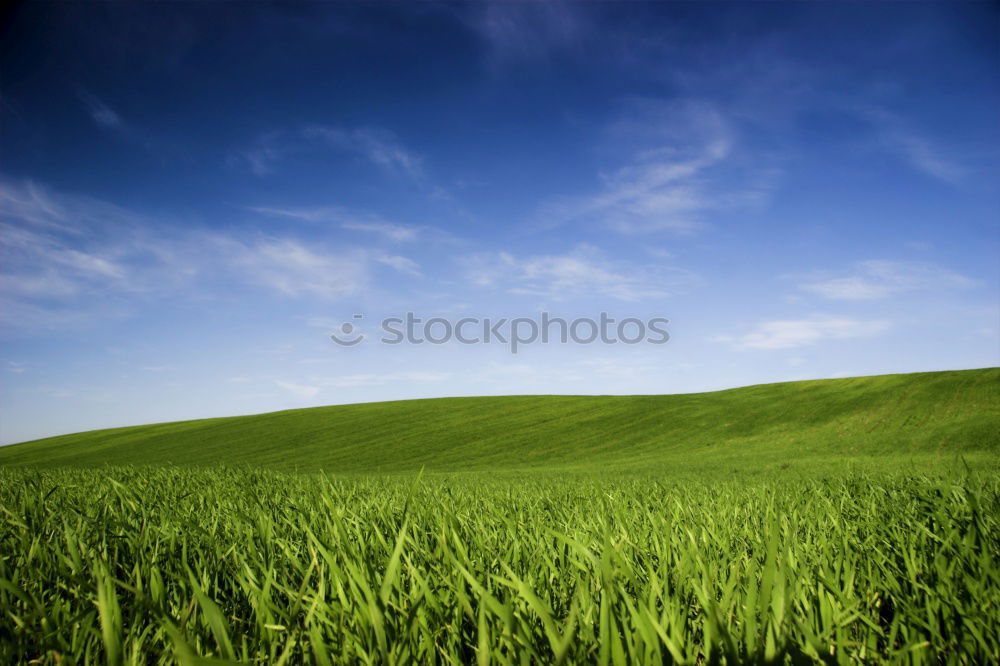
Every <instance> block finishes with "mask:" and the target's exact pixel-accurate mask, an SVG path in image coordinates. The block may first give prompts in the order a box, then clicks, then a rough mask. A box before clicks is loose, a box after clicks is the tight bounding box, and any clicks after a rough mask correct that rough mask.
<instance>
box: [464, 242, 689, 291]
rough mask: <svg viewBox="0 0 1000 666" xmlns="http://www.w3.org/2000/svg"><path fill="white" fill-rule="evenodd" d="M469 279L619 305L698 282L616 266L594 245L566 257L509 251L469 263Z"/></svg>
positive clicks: (656, 269)
mask: <svg viewBox="0 0 1000 666" xmlns="http://www.w3.org/2000/svg"><path fill="white" fill-rule="evenodd" d="M463 263H464V264H465V268H466V277H467V278H468V279H469V280H470V281H471V282H472V283H473V284H475V285H478V286H481V287H499V288H502V289H503V290H505V291H507V292H508V293H513V294H528V295H536V296H545V297H548V298H553V299H556V300H563V299H567V298H572V297H581V296H582V297H588V296H606V297H609V298H614V299H616V300H621V301H639V300H643V299H647V298H660V297H664V296H668V295H670V294H672V293H677V292H678V291H683V290H686V289H689V288H690V287H691V286H693V285H694V284H697V282H698V281H699V279H698V277H697V276H696V275H695V274H694V273H691V272H689V271H685V270H682V269H678V268H671V267H664V266H651V267H636V266H628V267H626V266H618V265H613V264H612V263H611V262H609V261H607V260H605V259H604V258H603V257H602V256H601V254H600V252H599V251H598V250H597V249H596V248H594V247H591V246H588V245H581V246H579V247H578V248H576V249H575V250H573V251H572V252H569V253H567V254H562V255H534V256H529V257H524V258H517V257H515V256H513V255H511V254H509V253H507V252H495V253H481V254H476V255H472V256H470V257H467V258H465V260H464V261H463Z"/></svg>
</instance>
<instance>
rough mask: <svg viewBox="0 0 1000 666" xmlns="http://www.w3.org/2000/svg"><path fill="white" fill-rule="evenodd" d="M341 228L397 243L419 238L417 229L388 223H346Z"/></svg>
mask: <svg viewBox="0 0 1000 666" xmlns="http://www.w3.org/2000/svg"><path fill="white" fill-rule="evenodd" d="M340 226H341V227H342V228H344V229H347V230H349V231H363V232H366V233H372V234H377V235H379V236H382V237H383V238H385V239H386V240H390V241H393V242H395V243H402V242H405V241H412V240H414V239H415V238H416V237H417V229H416V228H415V227H407V226H403V225H401V224H389V223H386V222H344V223H343V224H341V225H340Z"/></svg>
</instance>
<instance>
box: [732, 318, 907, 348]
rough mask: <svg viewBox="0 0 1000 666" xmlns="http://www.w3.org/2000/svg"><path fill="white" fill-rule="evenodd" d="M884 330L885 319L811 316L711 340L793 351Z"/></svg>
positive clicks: (769, 324) (772, 323)
mask: <svg viewBox="0 0 1000 666" xmlns="http://www.w3.org/2000/svg"><path fill="white" fill-rule="evenodd" d="M888 328H889V322H887V321H885V320H868V321H862V320H858V319H851V318H849V317H832V316H815V317H811V318H809V319H779V320H774V321H765V322H761V323H759V324H757V325H756V326H755V327H754V328H753V330H751V331H750V332H748V333H746V334H744V335H740V336H717V337H715V338H714V339H713V341H715V342H726V343H729V344H730V345H732V346H733V347H734V348H736V349H795V348H797V347H806V346H809V345H815V344H818V343H820V342H825V341H829V340H846V339H852V338H866V337H872V336H875V335H878V334H879V333H882V332H884V331H886V330H888Z"/></svg>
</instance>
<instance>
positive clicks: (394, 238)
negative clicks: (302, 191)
mask: <svg viewBox="0 0 1000 666" xmlns="http://www.w3.org/2000/svg"><path fill="white" fill-rule="evenodd" d="M247 210H251V211H253V212H255V213H260V214H262V215H270V216H274V217H283V218H289V219H293V220H301V221H303V222H312V223H330V224H335V225H337V226H339V227H340V228H341V229H345V230H347V231H359V232H363V233H370V234H374V235H376V236H378V237H380V238H382V239H384V240H387V241H391V242H393V243H404V242H409V241H414V240H416V239H417V237H418V236H419V235H420V233H421V232H422V231H424V228H423V227H417V226H413V225H406V224H397V223H394V222H388V221H386V220H384V219H382V218H381V217H379V216H377V215H373V214H371V213H359V212H357V211H352V210H349V209H347V208H341V207H339V206H323V207H313V208H276V207H266V206H249V207H247Z"/></svg>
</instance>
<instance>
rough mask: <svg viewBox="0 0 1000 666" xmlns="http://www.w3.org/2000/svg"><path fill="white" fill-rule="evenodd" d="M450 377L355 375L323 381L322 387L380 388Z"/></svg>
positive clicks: (433, 374) (438, 374) (417, 373)
mask: <svg viewBox="0 0 1000 666" xmlns="http://www.w3.org/2000/svg"><path fill="white" fill-rule="evenodd" d="M451 377H452V373H450V372H431V371H406V372H387V373H360V374H355V375H340V376H339V377H334V378H332V379H326V380H323V381H322V382H321V383H322V384H323V385H324V386H329V387H332V388H354V387H359V386H382V385H385V384H391V383H396V382H416V383H421V384H422V383H433V382H443V381H447V380H448V379H450V378H451Z"/></svg>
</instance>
